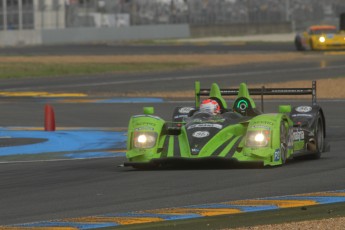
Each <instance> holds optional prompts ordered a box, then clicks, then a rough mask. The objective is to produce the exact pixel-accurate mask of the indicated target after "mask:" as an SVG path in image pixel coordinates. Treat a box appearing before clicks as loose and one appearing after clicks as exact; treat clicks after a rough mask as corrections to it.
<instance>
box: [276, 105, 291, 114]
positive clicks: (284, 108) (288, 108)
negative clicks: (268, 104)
mask: <svg viewBox="0 0 345 230" xmlns="http://www.w3.org/2000/svg"><path fill="white" fill-rule="evenodd" d="M279 113H291V105H280V106H279Z"/></svg>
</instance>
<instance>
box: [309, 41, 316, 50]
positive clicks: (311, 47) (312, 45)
mask: <svg viewBox="0 0 345 230" xmlns="http://www.w3.org/2000/svg"><path fill="white" fill-rule="evenodd" d="M309 46H310V49H311V50H314V49H315V48H314V43H313V40H311V39H310V41H309Z"/></svg>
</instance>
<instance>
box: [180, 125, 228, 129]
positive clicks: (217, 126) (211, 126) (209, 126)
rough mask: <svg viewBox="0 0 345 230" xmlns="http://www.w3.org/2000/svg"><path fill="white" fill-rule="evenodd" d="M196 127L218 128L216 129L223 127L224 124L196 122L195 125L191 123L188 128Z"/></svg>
mask: <svg viewBox="0 0 345 230" xmlns="http://www.w3.org/2000/svg"><path fill="white" fill-rule="evenodd" d="M194 128H216V129H222V128H223V126H222V125H220V124H195V125H191V126H189V127H188V128H187V130H189V129H194Z"/></svg>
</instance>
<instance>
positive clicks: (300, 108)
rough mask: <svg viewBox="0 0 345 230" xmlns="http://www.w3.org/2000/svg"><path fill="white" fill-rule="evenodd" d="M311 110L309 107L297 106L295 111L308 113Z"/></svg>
mask: <svg viewBox="0 0 345 230" xmlns="http://www.w3.org/2000/svg"><path fill="white" fill-rule="evenodd" d="M311 110H312V108H311V107H310V106H298V107H297V108H296V111H297V112H299V113H309V112H310V111H311Z"/></svg>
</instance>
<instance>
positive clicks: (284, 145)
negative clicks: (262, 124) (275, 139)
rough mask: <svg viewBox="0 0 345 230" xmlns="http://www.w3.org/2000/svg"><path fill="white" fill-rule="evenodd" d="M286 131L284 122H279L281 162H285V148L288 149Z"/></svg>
mask: <svg viewBox="0 0 345 230" xmlns="http://www.w3.org/2000/svg"><path fill="white" fill-rule="evenodd" d="M287 146H288V132H287V129H286V126H285V122H283V121H282V122H281V123H280V158H281V161H282V164H285V163H286V159H287V150H288V147H287Z"/></svg>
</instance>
